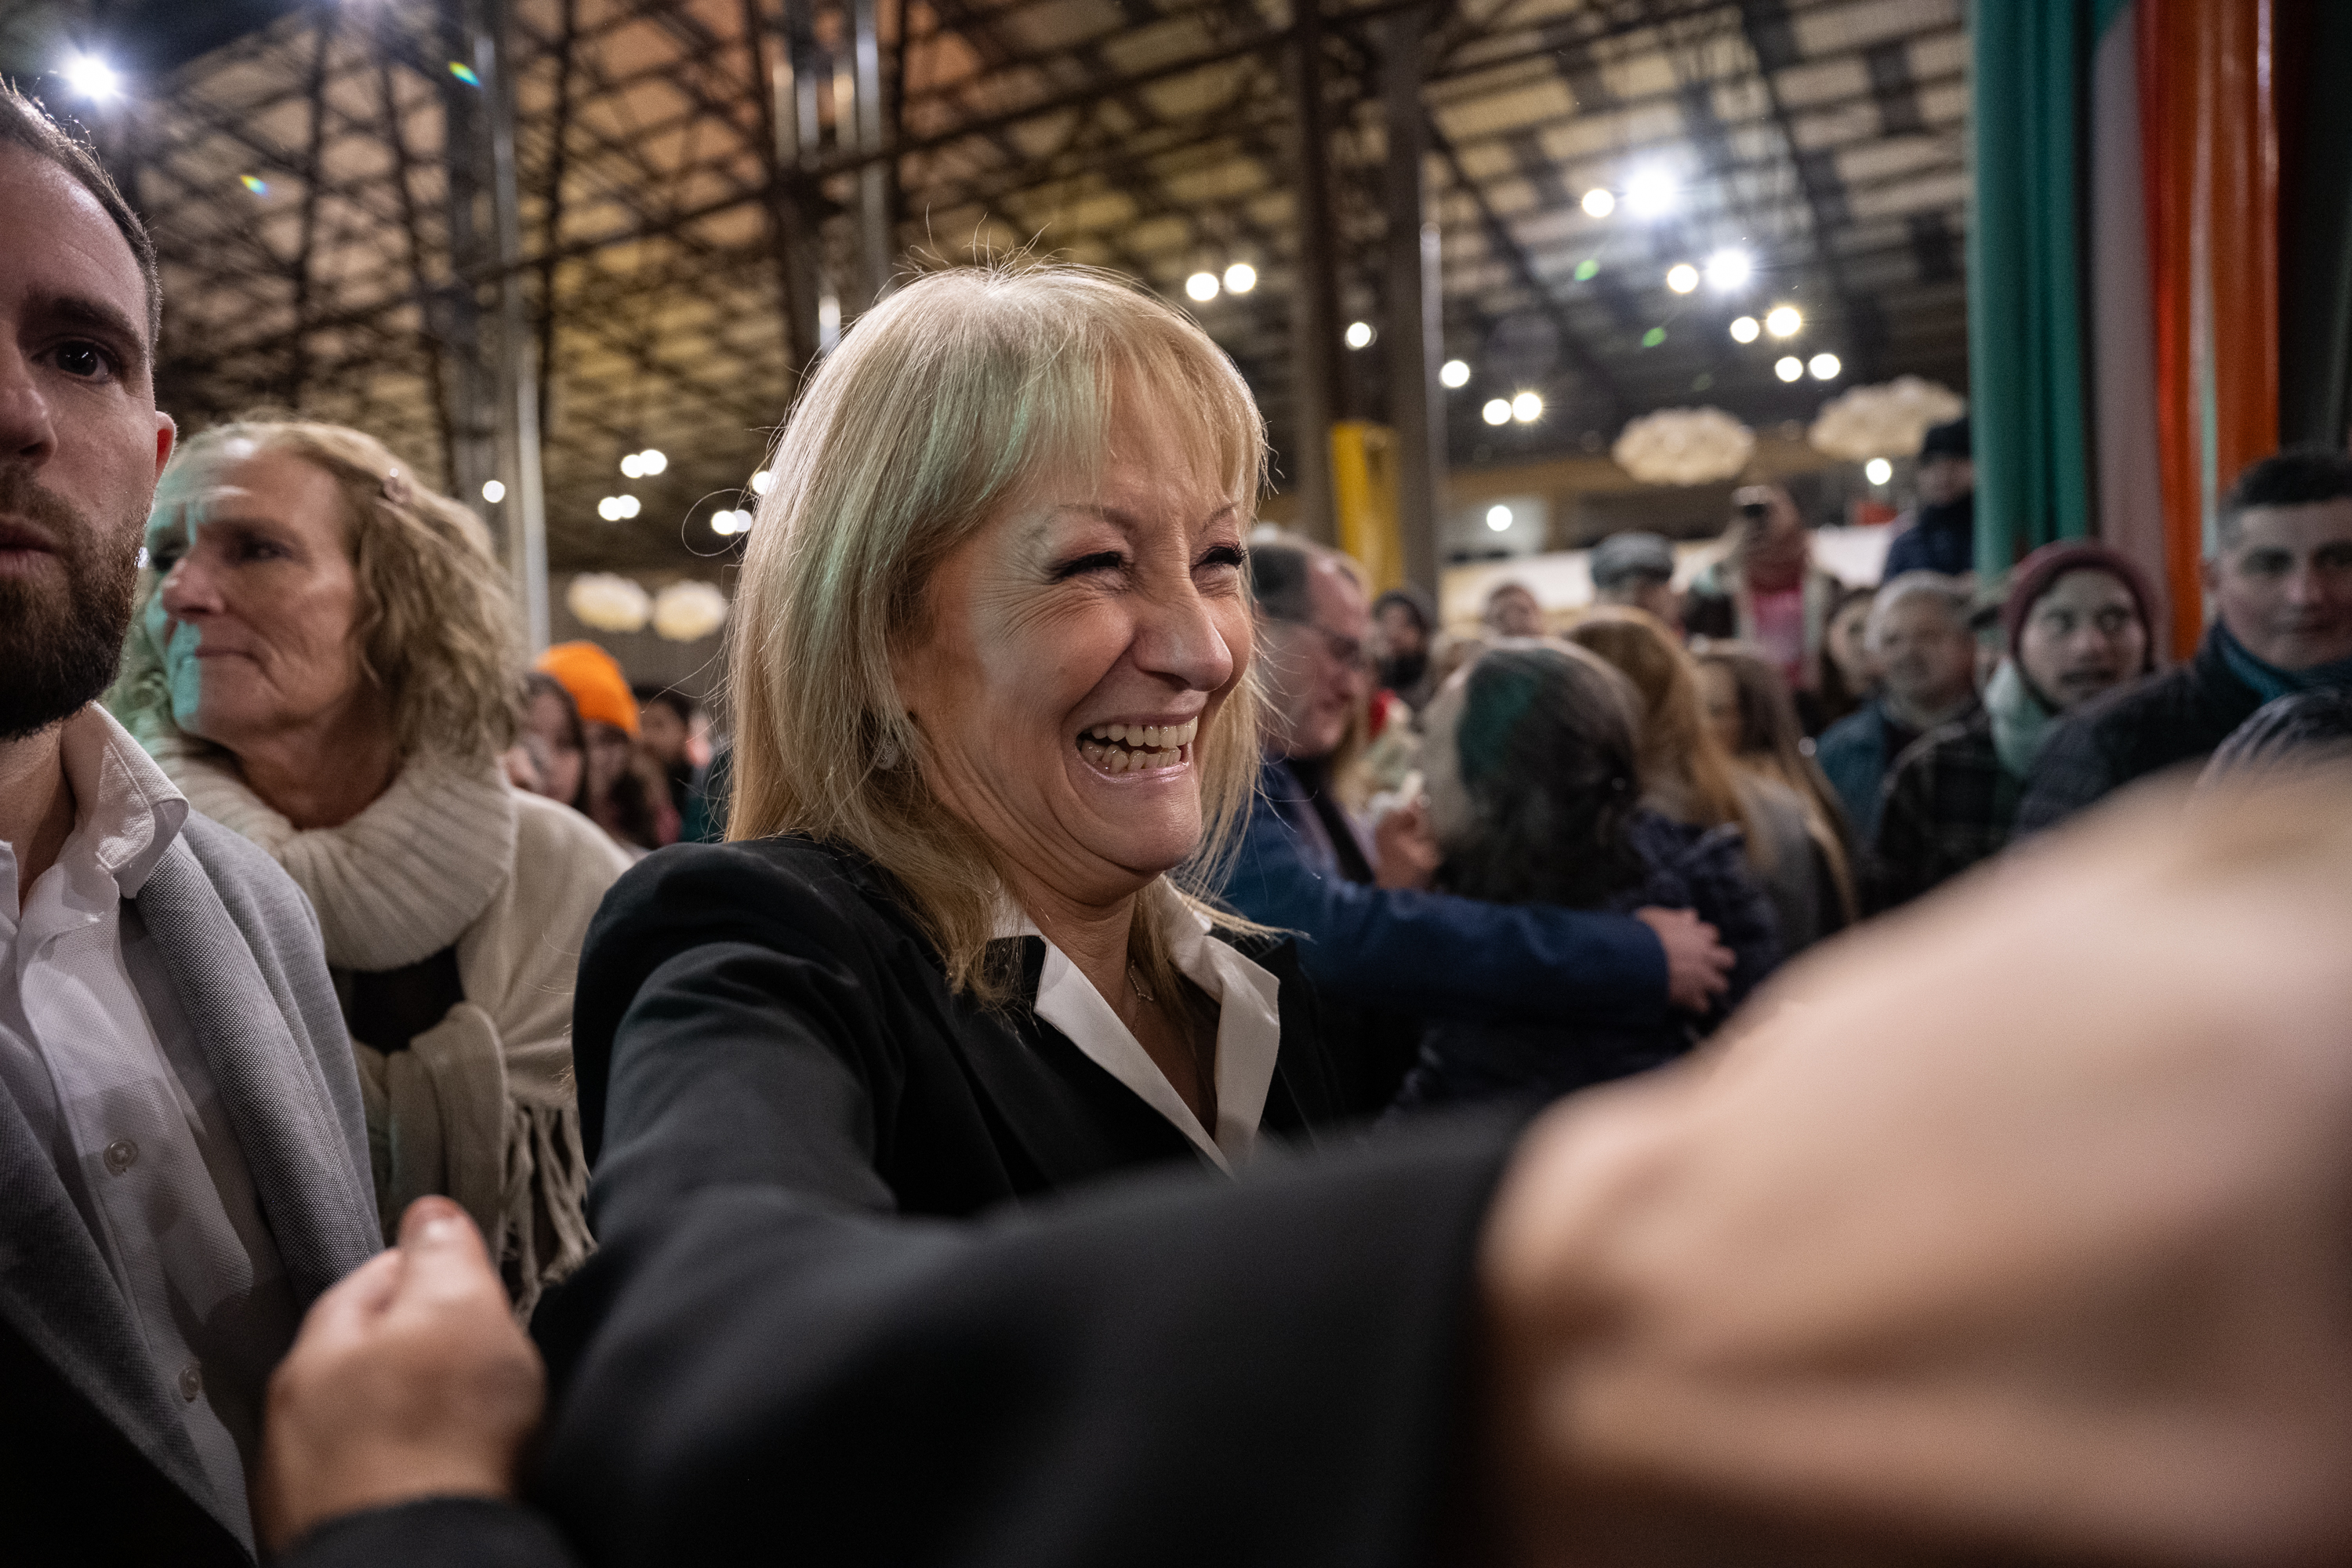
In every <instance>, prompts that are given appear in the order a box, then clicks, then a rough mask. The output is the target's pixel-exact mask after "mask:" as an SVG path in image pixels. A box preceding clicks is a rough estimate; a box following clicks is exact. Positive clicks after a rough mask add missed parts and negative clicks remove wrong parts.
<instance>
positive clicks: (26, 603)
mask: <svg viewBox="0 0 2352 1568" xmlns="http://www.w3.org/2000/svg"><path fill="white" fill-rule="evenodd" d="M158 319H159V312H158V309H157V303H156V294H155V271H154V251H153V249H152V247H151V246H150V245H149V243H148V240H147V236H146V233H145V230H144V229H143V228H142V226H140V223H139V220H138V218H137V217H136V216H134V215H133V214H132V213H131V209H130V208H129V207H128V206H127V205H124V203H123V201H122V198H121V195H118V194H117V193H116V191H115V189H114V187H113V185H112V184H111V183H110V181H109V180H108V178H107V176H106V174H104V172H103V171H102V170H101V169H100V167H99V165H98V163H97V161H96V160H95V159H94V158H93V157H91V155H90V154H89V151H88V150H87V149H86V148H84V147H82V146H80V145H79V143H77V142H73V141H71V140H70V139H68V137H67V136H66V135H65V134H64V133H63V132H60V131H59V130H58V128H57V126H55V125H54V124H53V123H51V122H50V121H49V120H48V119H47V116H46V115H45V114H44V113H43V112H42V111H41V110H40V109H39V108H38V107H37V106H36V105H35V104H33V103H31V102H30V101H29V100H26V99H24V98H22V97H21V96H19V95H18V94H16V92H15V91H14V90H13V89H8V88H6V87H5V86H4V85H0V1389H5V1405H6V1411H5V1417H0V1513H5V1518H6V1520H7V1523H6V1525H5V1531H6V1539H7V1542H8V1544H9V1546H10V1548H11V1549H12V1552H20V1553H24V1554H25V1559H24V1560H26V1561H36V1560H37V1561H42V1562H51V1561H67V1560H72V1561H90V1562H100V1563H111V1562H127V1561H131V1560H134V1559H137V1560H142V1561H149V1562H156V1563H175V1564H176V1563H223V1564H230V1563H249V1562H250V1561H252V1558H253V1554H254V1528H253V1516H252V1510H251V1507H250V1504H249V1500H248V1495H247V1476H248V1475H249V1474H251V1473H252V1467H253V1466H254V1464H255V1462H256V1458H257V1445H258V1441H259V1436H260V1428H261V1416H262V1405H263V1396H264V1392H265V1389H266V1387H267V1384H268V1377H269V1374H270V1372H271V1369H272V1368H273V1367H274V1366H275V1365H276V1364H277V1363H278V1358H279V1357H280V1356H281V1355H283V1354H284V1352H285V1351H286V1349H287V1347H288V1346H289V1344H290V1343H291V1342H292V1341H293V1337H294V1331H295V1328H296V1326H297V1324H298V1323H299V1321H300V1317H301V1313H302V1310H303V1309H304V1308H305V1307H307V1306H308V1305H309V1304H310V1301H311V1300H312V1299H313V1298H315V1297H316V1296H317V1295H319V1293H320V1291H322V1290H324V1289H326V1288H327V1287H328V1286H330V1285H331V1284H332V1283H334V1282H335V1280H337V1279H340V1278H341V1276H342V1275H343V1274H344V1273H345V1272H347V1271H348V1270H349V1269H351V1268H353V1267H355V1266H356V1265H358V1264H359V1263H360V1262H362V1260H363V1259H365V1258H367V1257H368V1256H369V1255H370V1254H371V1253H373V1252H374V1251H375V1250H376V1248H377V1246H378V1245H379V1242H380V1239H381V1238H380V1237H379V1235H378V1233H377V1228H376V1213H375V1197H374V1194H373V1190H372V1188H371V1184H370V1176H369V1167H368V1155H367V1142H366V1131H365V1127H364V1123H363V1122H362V1118H361V1110H360V1090H359V1082H358V1078H357V1075H356V1072H355V1070H354V1068H353V1067H352V1056H351V1047H350V1045H349V1043H348V1041H347V1040H346V1039H345V1037H344V1034H343V1026H342V1019H341V1014H340V1013H339V1012H338V1010H337V1008H336V1005H335V994H334V989H333V985H332V983H331V981H330V980H329V978H328V975H327V967H326V960H325V956H324V954H323V952H322V950H321V948H320V940H319V928H318V921H317V920H316V919H315V918H314V917H313V916H312V914H311V912H310V906H309V905H308V904H307V903H306V902H304V900H303V898H302V895H301V893H300V892H299V890H297V889H296V888H295V886H294V884H293V882H292V881H291V880H289V879H288V878H287V876H286V874H285V872H283V871H281V870H280V869H278V865H277V863H276V862H275V861H273V860H271V859H270V858H269V857H268V856H267V855H266V854H264V853H263V852H262V851H260V850H259V849H257V848H255V847H253V846H252V845H251V844H249V843H247V841H246V840H245V839H244V838H242V837H238V836H237V835H236V834H234V833H231V832H229V831H228V830H227V829H226V828H224V827H221V826H217V825H216V824H215V823H212V822H210V821H208V820H206V819H205V818H204V817H202V816H194V815H193V814H191V813H190V812H189V810H188V805H187V802H186V801H185V800H184V799H183V798H182V797H181V795H180V792H179V791H178V790H176V789H174V788H173V786H172V784H171V781H170V780H168V779H167V778H165V777H164V776H163V772H162V770H161V769H159V768H157V767H156V766H155V764H154V763H152V761H151V760H149V758H148V757H147V756H146V754H145V753H144V752H142V751H141V750H140V749H139V746H138V744H137V743H136V742H134V741H133V740H132V739H131V736H130V734H129V733H128V732H127V731H124V730H123V728H122V727H121V725H120V724H118V723H116V722H115V721H114V720H113V719H112V718H111V717H110V716H109V715H108V714H107V712H106V711H105V710H104V709H102V708H100V706H99V705H98V702H97V700H96V699H97V698H98V696H99V694H100V692H101V691H102V690H103V689H105V688H106V686H107V685H108V684H109V683H110V681H111V680H112V679H113V678H114V671H115V666H116V662H117V659H118V658H119V655H120V652H121V646H122V637H123V633H124V631H125V630H126V628H127V627H128V626H129V624H130V619H131V603H132V597H133V593H134V590H135V588H136V586H137V565H136V562H137V552H138V548H139V541H140V535H141V532H142V528H143V526H144V524H145V521H146V518H147V508H148V503H149V500H150V498H151V497H152V494H153V491H154V488H155V480H156V478H157V476H158V475H159V474H160V473H161V471H162V469H163V463H164V461H165V459H167V458H169V457H170V456H171V452H172V444H173V434H174V432H173V425H172V421H171V420H170V418H168V417H167V416H164V415H163V414H161V413H158V412H157V411H156V408H155V394H154V383H153V378H152V365H153V354H154V344H155V327H156V323H157V321H158ZM68 1553H70V1558H69V1559H68Z"/></svg>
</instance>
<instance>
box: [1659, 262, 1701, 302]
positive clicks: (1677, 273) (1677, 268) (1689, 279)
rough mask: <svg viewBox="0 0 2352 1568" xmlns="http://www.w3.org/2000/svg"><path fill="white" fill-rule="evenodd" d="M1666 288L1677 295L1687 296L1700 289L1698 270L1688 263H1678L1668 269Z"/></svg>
mask: <svg viewBox="0 0 2352 1568" xmlns="http://www.w3.org/2000/svg"><path fill="white" fill-rule="evenodd" d="M1666 287H1667V288H1669V289H1673V290H1674V291H1675V293H1677V294H1687V293H1689V292H1690V291H1691V290H1692V289H1696V288H1697V287H1698V268H1696V267H1693V266H1692V265H1691V264H1690V263H1689V262H1687V261H1677V262H1675V264H1674V265H1673V266H1672V267H1669V268H1666Z"/></svg>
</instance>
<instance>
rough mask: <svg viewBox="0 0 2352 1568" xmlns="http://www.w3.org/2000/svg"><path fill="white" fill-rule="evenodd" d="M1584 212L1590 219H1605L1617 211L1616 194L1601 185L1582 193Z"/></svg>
mask: <svg viewBox="0 0 2352 1568" xmlns="http://www.w3.org/2000/svg"><path fill="white" fill-rule="evenodd" d="M1584 210H1585V212H1586V214H1587V215H1588V216H1592V217H1607V216H1609V215H1610V214H1611V213H1613V212H1615V211H1616V210H1617V196H1616V194H1615V193H1614V192H1612V191H1611V190H1609V189H1608V188H1607V187H1606V186H1603V185H1595V186H1593V187H1592V188H1591V190H1589V191H1587V192H1585V193H1584Z"/></svg>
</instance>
